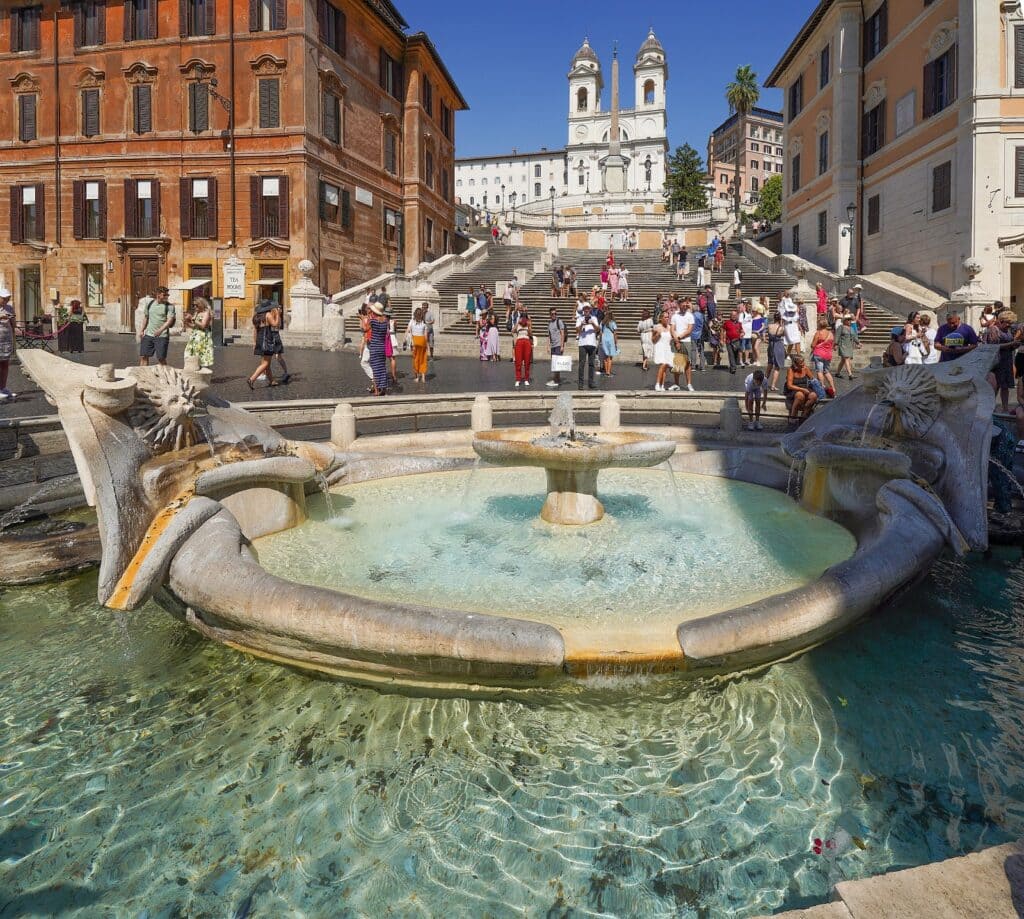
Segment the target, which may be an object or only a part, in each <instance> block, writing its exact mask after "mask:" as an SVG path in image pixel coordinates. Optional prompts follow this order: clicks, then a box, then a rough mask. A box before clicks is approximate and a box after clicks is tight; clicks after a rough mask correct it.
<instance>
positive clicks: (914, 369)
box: [872, 364, 942, 437]
mask: <svg viewBox="0 0 1024 919" xmlns="http://www.w3.org/2000/svg"><path fill="white" fill-rule="evenodd" d="M873 383H874V385H873V386H872V390H873V392H874V396H875V402H876V403H877V404H878V405H881V406H887V407H888V408H889V416H888V418H887V419H886V421H885V424H884V425H883V430H884V432H885V433H886V434H896V435H899V434H903V435H909V436H912V437H923V436H924V435H925V434H927V433H928V429H929V428H930V427H931V426H932V424H933V423H934V422H935V419H936V418H937V417H938V414H939V408H940V406H941V402H942V400H941V398H940V396H939V389H938V385H937V384H936V380H935V375H934V374H933V373H932V372H931V371H930V370H928V369H926V368H925V367H923V366H921V365H919V364H903V365H902V366H901V367H894V368H892V369H891V370H889V371H888V372H886V373H885V374H883V375H882V376H880V378H879V379H878V380H877V381H873Z"/></svg>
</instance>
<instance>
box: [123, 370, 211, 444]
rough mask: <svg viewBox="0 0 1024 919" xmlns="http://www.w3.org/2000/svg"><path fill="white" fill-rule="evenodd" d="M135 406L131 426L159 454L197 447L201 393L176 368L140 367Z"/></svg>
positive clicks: (130, 416) (137, 376) (131, 409)
mask: <svg viewBox="0 0 1024 919" xmlns="http://www.w3.org/2000/svg"><path fill="white" fill-rule="evenodd" d="M133 375H134V376H135V379H136V381H137V382H136V389H135V404H134V405H133V406H132V407H131V408H130V409H128V412H127V418H128V423H129V424H131V426H132V427H133V428H134V429H135V432H136V433H137V434H138V435H139V436H140V437H141V438H142V439H143V440H145V441H146V443H148V444H149V445H150V446H151V447H152V448H153V450H154V452H156V453H166V452H168V451H170V450H183V449H185V448H186V447H191V446H193V445H194V444H195V443H196V440H197V438H196V425H195V421H194V420H193V418H194V416H195V414H196V413H197V412H198V411H199V410H200V409H201V407H202V403H201V401H200V399H199V391H198V390H197V389H196V387H195V385H194V384H192V383H191V382H190V381H189V380H188V379H187V378H186V377H185V376H184V375H183V374H182V373H181V372H180V371H178V370H175V369H174V368H173V367H161V366H156V367H138V368H136V369H134V370H133Z"/></svg>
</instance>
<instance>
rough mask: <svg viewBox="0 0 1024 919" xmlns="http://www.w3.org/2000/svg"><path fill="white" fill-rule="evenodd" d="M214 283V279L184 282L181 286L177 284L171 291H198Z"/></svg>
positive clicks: (194, 279)
mask: <svg viewBox="0 0 1024 919" xmlns="http://www.w3.org/2000/svg"><path fill="white" fill-rule="evenodd" d="M212 283H213V278H193V279H192V280H191V281H182V282H181V283H180V284H175V285H174V287H172V288H171V290H197V289H198V288H200V287H206V286H207V285H209V284H212Z"/></svg>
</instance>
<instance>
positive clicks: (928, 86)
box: [921, 61, 935, 118]
mask: <svg viewBox="0 0 1024 919" xmlns="http://www.w3.org/2000/svg"><path fill="white" fill-rule="evenodd" d="M922 102H923V107H922V109H921V115H922V117H923V118H931V116H932V115H934V114H935V61H930V62H929V63H927V64H925V65H924V99H923V100H922Z"/></svg>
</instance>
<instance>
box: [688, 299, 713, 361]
mask: <svg viewBox="0 0 1024 919" xmlns="http://www.w3.org/2000/svg"><path fill="white" fill-rule="evenodd" d="M686 302H687V303H690V302H691V301H690V298H689V297H687V298H686ZM690 342H691V343H692V347H691V350H692V351H693V369H694V370H707V369H708V365H707V361H706V360H705V358H704V313H703V312H702V311H701V310H700V309H695V310H694V311H693V331H692V332H690Z"/></svg>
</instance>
